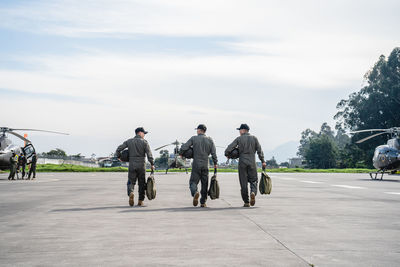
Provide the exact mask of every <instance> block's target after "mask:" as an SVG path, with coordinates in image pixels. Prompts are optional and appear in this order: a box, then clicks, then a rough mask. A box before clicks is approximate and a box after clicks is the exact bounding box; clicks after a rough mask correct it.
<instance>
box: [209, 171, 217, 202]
mask: <svg viewBox="0 0 400 267" xmlns="http://www.w3.org/2000/svg"><path fill="white" fill-rule="evenodd" d="M208 195H209V196H210V198H211V199H217V198H219V184H218V180H217V169H214V175H213V176H212V177H211V182H210V189H209V190H208Z"/></svg>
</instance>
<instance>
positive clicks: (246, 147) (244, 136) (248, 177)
mask: <svg viewBox="0 0 400 267" xmlns="http://www.w3.org/2000/svg"><path fill="white" fill-rule="evenodd" d="M237 130H239V131H240V136H239V137H237V138H236V139H235V140H234V141H233V142H232V143H231V144H230V145H229V146H228V148H227V149H226V150H225V155H227V154H229V153H231V152H232V151H233V150H234V149H235V148H237V149H238V150H239V181H240V188H241V193H242V199H243V201H244V207H250V205H251V206H254V204H255V203H256V195H257V183H258V177H257V165H256V157H255V153H256V152H257V154H258V158H259V159H260V160H261V162H262V166H263V168H265V167H266V163H265V160H264V153H263V151H262V149H261V145H260V143H259V142H258V139H257V137H255V136H253V135H251V134H250V133H249V131H250V127H249V126H248V125H247V124H242V125H240V127H239V128H237ZM248 183H250V192H251V193H250V203H249V190H248Z"/></svg>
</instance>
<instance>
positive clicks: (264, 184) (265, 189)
mask: <svg viewBox="0 0 400 267" xmlns="http://www.w3.org/2000/svg"><path fill="white" fill-rule="evenodd" d="M259 190H260V194H262V195H269V194H271V190H272V181H271V178H270V177H269V176H268V174H267V173H266V171H265V169H263V171H262V173H261V180H260V185H259Z"/></svg>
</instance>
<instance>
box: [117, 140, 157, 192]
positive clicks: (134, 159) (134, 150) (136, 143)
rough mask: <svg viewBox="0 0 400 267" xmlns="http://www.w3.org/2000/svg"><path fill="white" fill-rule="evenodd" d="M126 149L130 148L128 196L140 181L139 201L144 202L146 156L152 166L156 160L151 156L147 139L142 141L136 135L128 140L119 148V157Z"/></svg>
mask: <svg viewBox="0 0 400 267" xmlns="http://www.w3.org/2000/svg"><path fill="white" fill-rule="evenodd" d="M125 148H128V151H129V172H128V184H127V191H128V196H129V194H130V193H131V192H132V191H133V190H134V188H135V185H136V181H138V184H139V200H144V196H145V185H146V159H145V156H146V155H147V160H148V161H149V162H150V164H151V165H154V159H153V155H152V154H151V150H150V146H149V143H148V142H147V141H146V140H145V139H142V138H141V137H140V135H136V136H135V137H134V138H131V139H128V140H127V141H125V142H124V143H123V144H122V145H120V146H119V147H118V148H117V151H116V154H117V156H119V155H120V153H121V151H122V150H124V149H125Z"/></svg>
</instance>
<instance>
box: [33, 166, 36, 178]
mask: <svg viewBox="0 0 400 267" xmlns="http://www.w3.org/2000/svg"><path fill="white" fill-rule="evenodd" d="M33 178H36V166H34V167H33Z"/></svg>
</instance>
